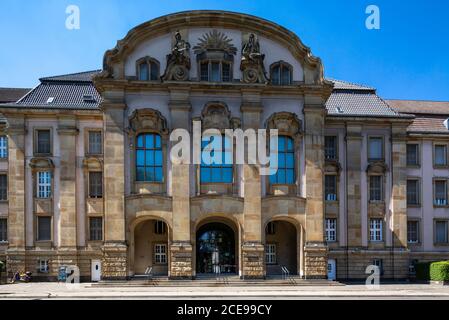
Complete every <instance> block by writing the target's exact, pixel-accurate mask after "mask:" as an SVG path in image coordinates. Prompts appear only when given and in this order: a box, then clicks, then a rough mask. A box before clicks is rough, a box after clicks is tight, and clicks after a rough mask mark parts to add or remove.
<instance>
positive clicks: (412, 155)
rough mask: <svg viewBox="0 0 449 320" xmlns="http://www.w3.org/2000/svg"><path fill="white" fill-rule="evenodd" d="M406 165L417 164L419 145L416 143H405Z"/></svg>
mask: <svg viewBox="0 0 449 320" xmlns="http://www.w3.org/2000/svg"><path fill="white" fill-rule="evenodd" d="M407 165H408V166H418V165H419V145H417V144H408V145H407Z"/></svg>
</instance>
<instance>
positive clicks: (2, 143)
mask: <svg viewBox="0 0 449 320" xmlns="http://www.w3.org/2000/svg"><path fill="white" fill-rule="evenodd" d="M0 158H1V159H6V158H8V137H7V136H0Z"/></svg>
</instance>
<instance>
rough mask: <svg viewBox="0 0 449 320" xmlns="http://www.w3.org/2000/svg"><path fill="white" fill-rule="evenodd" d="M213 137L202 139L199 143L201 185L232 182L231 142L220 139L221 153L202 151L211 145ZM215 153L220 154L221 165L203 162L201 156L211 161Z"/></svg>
mask: <svg viewBox="0 0 449 320" xmlns="http://www.w3.org/2000/svg"><path fill="white" fill-rule="evenodd" d="M214 138H215V137H214V136H212V137H209V139H207V138H203V141H202V142H201V151H202V157H201V170H200V179H201V183H232V181H233V165H232V152H231V140H230V139H229V138H226V137H225V136H223V137H222V139H223V140H222V142H221V143H222V148H223V151H222V152H220V151H211V152H210V153H208V152H206V151H205V150H204V149H205V148H206V147H207V146H208V145H209V144H210V143H212V142H213V141H214V140H213V139H214ZM215 152H220V153H221V159H222V161H221V164H217V163H212V164H206V163H205V162H204V157H203V155H204V154H205V155H206V156H210V157H211V158H212V159H213V157H214V155H215Z"/></svg>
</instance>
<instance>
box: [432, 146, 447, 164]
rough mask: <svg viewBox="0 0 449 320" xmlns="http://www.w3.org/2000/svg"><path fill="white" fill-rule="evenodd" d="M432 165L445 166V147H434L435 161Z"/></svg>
mask: <svg viewBox="0 0 449 320" xmlns="http://www.w3.org/2000/svg"><path fill="white" fill-rule="evenodd" d="M434 164H435V165H436V166H445V165H447V146H446V145H444V144H440V145H435V159H434Z"/></svg>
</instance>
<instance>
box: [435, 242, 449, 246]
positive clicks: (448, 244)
mask: <svg viewBox="0 0 449 320" xmlns="http://www.w3.org/2000/svg"><path fill="white" fill-rule="evenodd" d="M433 245H434V246H436V247H449V243H435V242H434V243H433Z"/></svg>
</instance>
